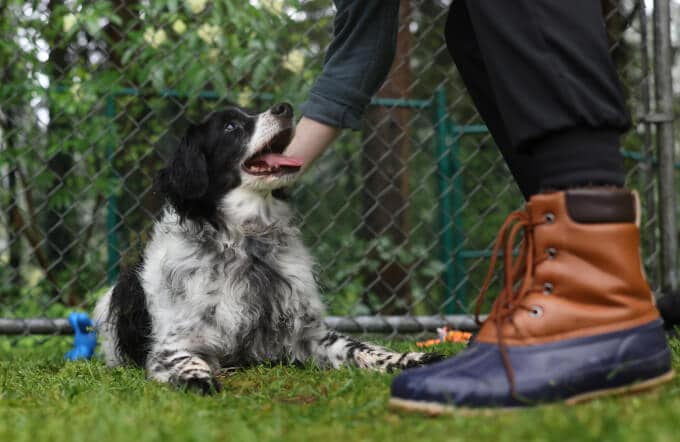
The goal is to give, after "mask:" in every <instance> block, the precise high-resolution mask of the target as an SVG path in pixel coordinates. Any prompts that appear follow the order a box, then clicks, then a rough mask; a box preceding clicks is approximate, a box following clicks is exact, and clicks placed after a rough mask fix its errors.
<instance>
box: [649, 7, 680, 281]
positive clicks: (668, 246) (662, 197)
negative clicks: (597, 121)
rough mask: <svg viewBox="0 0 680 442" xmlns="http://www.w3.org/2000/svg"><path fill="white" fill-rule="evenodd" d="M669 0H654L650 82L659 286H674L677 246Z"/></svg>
mask: <svg viewBox="0 0 680 442" xmlns="http://www.w3.org/2000/svg"><path fill="white" fill-rule="evenodd" d="M670 29H671V27H670V3H669V0H654V66H655V69H654V80H655V81H654V83H655V86H656V112H657V115H656V118H655V121H656V128H657V130H656V147H657V152H658V155H659V228H660V235H661V238H660V239H661V265H662V272H661V275H662V289H663V290H664V291H670V290H675V289H676V288H677V285H678V281H677V250H678V240H677V233H676V213H675V207H676V203H675V170H674V164H675V160H674V152H673V150H674V145H673V83H672V81H673V78H672V73H671V68H672V65H671V57H672V56H671V34H670Z"/></svg>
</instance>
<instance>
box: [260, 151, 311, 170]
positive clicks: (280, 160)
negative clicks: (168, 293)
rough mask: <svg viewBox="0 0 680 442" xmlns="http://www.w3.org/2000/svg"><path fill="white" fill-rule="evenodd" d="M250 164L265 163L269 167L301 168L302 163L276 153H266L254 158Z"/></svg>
mask: <svg viewBox="0 0 680 442" xmlns="http://www.w3.org/2000/svg"><path fill="white" fill-rule="evenodd" d="M252 163H265V164H266V165H267V166H269V167H302V165H303V164H304V161H302V160H301V159H299V158H295V157H287V156H285V155H280V154H277V153H266V154H264V155H260V156H258V157H256V158H254V159H253V161H252Z"/></svg>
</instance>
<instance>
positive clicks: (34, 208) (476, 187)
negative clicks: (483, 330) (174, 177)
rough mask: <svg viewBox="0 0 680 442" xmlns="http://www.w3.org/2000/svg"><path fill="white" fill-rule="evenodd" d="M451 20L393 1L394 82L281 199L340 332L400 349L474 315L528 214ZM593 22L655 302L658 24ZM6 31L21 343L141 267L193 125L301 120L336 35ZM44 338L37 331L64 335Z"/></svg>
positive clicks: (166, 9)
mask: <svg viewBox="0 0 680 442" xmlns="http://www.w3.org/2000/svg"><path fill="white" fill-rule="evenodd" d="M449 3H450V1H437V0H414V1H406V0H402V1H401V28H400V32H399V44H398V51H397V56H396V59H395V64H394V65H393V67H392V70H391V73H390V75H389V77H388V80H387V82H386V83H385V85H384V86H383V87H382V89H381V90H380V92H379V93H378V94H377V96H376V97H375V98H374V100H373V102H372V105H371V107H370V109H369V110H368V112H367V113H366V116H365V118H364V122H363V128H362V130H361V131H358V132H346V133H344V134H343V135H342V136H341V137H340V138H339V140H338V141H336V142H335V144H334V147H333V148H332V149H330V150H329V151H328V152H327V153H326V154H325V155H324V156H323V157H322V158H321V160H320V161H318V162H317V164H316V165H315V166H314V167H313V169H312V170H310V171H309V172H308V173H307V174H306V176H305V177H304V178H303V180H302V181H301V183H300V184H299V185H298V186H296V187H295V188H294V189H293V190H292V195H291V197H292V204H293V205H294V207H295V208H296V210H297V212H298V214H299V219H300V222H301V231H302V232H303V235H304V237H305V240H306V244H307V245H308V247H309V248H310V250H311V251H312V253H313V254H314V256H315V257H316V260H317V262H318V272H319V281H320V283H321V285H322V287H323V293H324V296H325V300H326V303H327V305H328V311H329V314H330V315H332V316H334V318H332V319H331V320H329V323H330V324H331V325H333V326H336V327H339V328H342V329H345V330H351V331H357V332H361V331H364V332H366V331H382V332H388V333H391V334H393V335H394V334H397V333H399V332H404V331H409V332H414V331H423V330H425V329H431V328H432V327H434V326H435V325H437V324H439V323H440V322H441V321H437V320H433V319H432V318H436V317H443V315H464V314H469V313H470V312H471V311H472V306H473V304H474V301H475V296H476V294H477V292H478V290H479V289H480V284H481V280H482V278H483V276H484V273H485V271H486V267H487V265H488V257H489V255H490V248H491V244H492V242H493V240H494V237H495V234H496V231H497V229H498V227H499V226H500V224H501V223H502V221H503V219H504V217H505V216H506V215H507V214H508V213H509V212H510V211H512V210H514V209H516V208H518V207H520V206H521V204H522V202H523V201H522V198H521V195H520V193H519V191H518V189H517V188H516V186H515V184H514V183H513V181H512V180H511V177H510V174H509V172H508V170H507V168H506V166H505V164H504V162H503V160H502V158H501V156H500V154H499V153H498V151H497V149H496V148H495V146H494V143H493V140H492V138H491V136H490V135H489V134H488V132H487V130H486V127H485V126H484V125H483V122H482V121H481V119H480V118H479V116H478V114H477V112H476V110H475V109H474V106H473V105H472V104H471V101H470V99H469V98H468V96H467V94H466V91H465V89H464V87H463V85H462V82H461V80H460V77H459V76H458V74H457V72H456V70H455V68H454V67H453V65H452V63H451V61H450V57H449V55H448V52H447V50H446V47H445V44H444V41H443V27H444V22H445V19H446V14H447V10H448V4H449ZM602 4H603V11H604V19H605V21H606V25H607V32H608V36H609V39H610V43H611V52H612V56H613V59H614V61H615V63H616V65H617V67H618V69H619V72H620V74H621V77H622V79H623V83H624V86H625V88H626V93H627V96H628V100H629V105H630V109H631V111H632V115H633V119H634V121H635V124H634V127H633V129H632V130H631V131H630V132H629V133H628V134H627V136H626V137H625V138H624V142H623V146H622V149H623V152H624V155H625V158H626V167H627V171H628V183H629V185H631V186H632V187H634V188H637V189H638V190H639V191H640V193H641V195H642V196H643V201H644V206H643V209H644V214H643V226H642V227H643V228H642V232H643V251H644V257H645V267H646V270H647V272H648V275H649V277H650V280H651V282H652V285H653V286H654V287H655V288H656V287H658V285H659V277H660V271H659V247H658V225H659V224H658V216H657V206H656V194H657V191H656V189H657V176H658V175H657V170H656V167H655V163H654V158H655V157H656V152H655V150H654V148H653V138H654V131H653V124H654V121H652V120H651V119H650V118H649V116H650V115H651V112H652V110H653V95H654V94H653V93H652V87H653V72H654V63H653V62H654V58H653V57H652V56H651V55H650V53H651V52H650V51H651V46H650V44H651V43H650V41H651V40H650V39H651V35H650V34H651V32H650V31H649V29H650V27H651V23H652V21H651V16H650V14H651V11H650V8H645V4H644V2H642V1H626V0H603V1H602ZM0 13H1V14H0V33H2V36H1V37H2V38H0V59H1V60H2V61H3V62H2V63H1V64H0V73H1V75H2V81H1V82H0V201H1V204H2V210H1V214H0V219H1V223H2V226H1V227H0V262H1V263H2V264H1V265H0V318H5V320H6V321H5V326H6V328H5V333H9V332H11V333H16V334H22V333H23V334H25V333H28V332H29V331H30V327H29V326H28V325H27V324H29V323H28V322H21V323H20V322H17V321H14V322H12V321H8V320H16V319H31V318H43V317H45V318H63V317H64V316H65V315H66V312H67V311H70V310H74V309H84V310H91V308H92V307H93V305H94V302H95V301H96V299H97V298H98V296H101V295H102V294H103V292H104V291H105V290H106V288H108V287H109V286H110V284H111V283H112V282H113V281H114V280H115V277H116V274H117V272H118V270H119V269H120V268H121V267H124V266H128V265H130V264H132V263H134V262H135V261H136V260H137V259H138V258H139V255H140V253H141V251H142V249H143V246H144V244H145V242H146V240H147V239H148V235H149V230H150V226H151V224H152V222H153V220H154V218H155V216H156V215H157V213H158V211H159V209H160V203H161V201H159V198H158V197H157V195H155V194H154V191H153V186H152V184H153V176H154V173H155V171H156V170H158V169H159V168H160V167H161V166H162V164H163V161H164V159H166V158H167V157H168V155H169V153H170V152H171V150H172V149H173V147H174V146H175V145H176V144H177V143H178V141H179V137H180V136H181V134H182V131H183V130H184V129H185V128H186V127H187V125H188V124H189V123H191V122H198V121H200V120H201V119H202V118H203V117H204V116H205V115H206V114H207V113H209V112H210V111H211V110H214V109H218V108H220V107H223V106H225V105H227V104H229V103H239V104H241V105H244V106H248V107H252V108H255V109H257V108H260V109H264V108H266V107H267V106H268V105H270V104H272V103H274V102H277V101H288V102H291V103H293V104H294V105H295V106H297V105H299V104H300V103H302V102H303V101H304V99H305V98H306V93H307V91H308V90H309V88H310V86H311V84H312V83H313V81H314V78H315V77H316V75H317V74H318V73H319V72H320V70H321V68H322V65H323V57H324V50H325V48H326V47H327V46H328V44H329V42H330V39H331V36H332V25H333V17H334V10H333V7H332V5H331V2H329V1H327V0H326V1H321V0H309V1H300V0H259V1H258V0H250V1H245V2H244V1H235V0H234V1H232V0H221V1H216V2H207V1H205V0H188V1H177V0H175V1H172V0H168V1H165V2H149V1H143V0H91V1H87V0H72V1H65V2H57V1H54V0H49V1H33V2H27V1H13V0H9V1H0ZM423 316H426V317H429V319H418V318H421V317H423ZM448 318H450V319H451V318H453V319H451V320H454V319H455V317H454V316H448ZM459 319H460V318H459ZM461 321H462V322H458V323H457V325H459V326H463V327H468V326H470V324H471V322H470V321H469V318H468V319H465V318H463V319H461ZM10 323H11V324H12V327H13V328H12V327H10V326H9V325H8V324H10ZM54 324H57V325H55V326H53V327H52V328H50V327H49V326H46V327H47V328H44V329H39V330H40V331H41V332H46V331H47V332H49V331H50V330H51V331H53V332H55V333H56V332H59V331H64V330H66V328H64V324H63V322H60V323H54ZM60 327H61V328H60ZM10 329H11V330H10ZM8 330H10V331H8Z"/></svg>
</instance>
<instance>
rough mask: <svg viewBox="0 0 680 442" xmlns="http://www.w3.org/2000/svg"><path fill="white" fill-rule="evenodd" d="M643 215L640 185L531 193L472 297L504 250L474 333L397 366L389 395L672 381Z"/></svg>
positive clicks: (464, 396) (556, 395)
mask: <svg viewBox="0 0 680 442" xmlns="http://www.w3.org/2000/svg"><path fill="white" fill-rule="evenodd" d="M638 213H639V211H638V202H637V197H636V195H635V194H633V193H631V192H630V191H627V190H623V189H615V188H583V189H573V190H568V191H566V192H551V193H542V194H538V195H535V196H533V197H532V198H531V199H530V201H529V203H528V204H527V207H526V210H524V211H518V212H515V213H513V214H512V215H510V217H508V219H507V221H506V222H505V224H504V225H503V227H502V228H501V231H500V234H499V237H498V240H497V242H496V247H495V249H494V254H493V258H492V263H491V268H490V271H489V274H488V275H487V280H486V282H485V284H484V287H483V289H482V293H481V294H480V298H479V302H478V306H479V305H481V302H482V300H483V297H484V293H485V292H486V289H487V288H488V285H489V282H490V281H491V279H492V276H493V267H494V265H495V261H496V257H497V256H498V255H499V252H500V250H501V249H503V250H504V257H503V259H504V261H505V262H504V264H505V265H504V266H505V272H504V275H505V281H504V282H505V285H504V288H503V290H502V291H501V293H500V295H499V296H498V298H497V299H496V302H495V303H494V305H493V308H492V311H491V313H490V315H489V317H488V318H487V320H486V321H485V322H484V324H483V325H482V328H481V330H480V332H479V335H478V336H477V338H476V341H475V343H474V344H473V345H471V346H470V347H469V348H468V349H467V350H466V351H464V352H463V353H461V354H460V355H458V356H456V357H454V358H451V359H449V360H447V361H443V362H441V363H439V364H435V365H433V366H430V367H426V368H423V369H419V370H413V371H409V372H406V373H404V374H402V375H401V376H399V377H398V378H397V379H395V381H394V383H393V385H392V401H391V402H392V404H393V405H396V406H398V407H402V408H409V409H426V410H427V411H430V412H432V411H437V410H438V409H439V410H441V409H445V408H446V407H450V406H459V407H498V406H502V407H509V406H526V405H533V404H537V403H541V402H550V401H557V400H567V401H571V402H577V401H579V400H583V399H586V398H590V397H593V396H599V395H604V394H612V393H618V392H622V391H630V390H638V389H643V388H649V387H651V386H654V385H657V384H659V383H661V382H664V381H668V380H670V379H672V376H673V372H672V370H671V353H670V349H669V348H668V345H667V343H666V339H665V335H664V332H663V329H662V326H661V321H660V320H659V314H658V312H657V310H656V308H655V307H654V303H653V298H652V292H651V290H650V288H649V285H648V284H647V282H646V280H645V277H644V274H643V270H642V266H641V260H640V255H639V236H640V235H639V229H638V224H639V220H638ZM520 232H523V235H524V237H523V240H522V246H521V252H520V256H519V258H517V260H516V261H515V262H513V258H512V252H513V245H514V244H515V242H516V240H517V239H518V236H519V234H520Z"/></svg>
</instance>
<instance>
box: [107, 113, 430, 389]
mask: <svg viewBox="0 0 680 442" xmlns="http://www.w3.org/2000/svg"><path fill="white" fill-rule="evenodd" d="M293 132H294V119H293V109H292V107H291V106H290V105H289V104H287V103H280V104H277V105H275V106H273V107H272V108H270V109H269V110H267V111H265V112H262V113H251V112H249V111H246V110H245V109H243V108H240V107H235V106H234V107H229V108H227V109H225V110H223V111H220V112H215V113H213V114H212V115H211V116H209V117H208V118H207V120H206V121H204V122H203V123H201V124H198V125H193V126H190V127H189V128H188V130H187V131H186V134H185V136H184V137H183V138H182V140H181V142H180V144H179V146H178V148H177V149H176V151H175V152H174V156H173V157H172V159H171V161H170V162H169V163H168V165H167V167H165V168H164V169H162V170H161V171H160V173H159V174H158V176H157V179H156V185H157V187H158V189H159V192H160V193H161V194H162V195H163V196H164V198H165V201H166V203H165V206H164V208H163V211H162V214H161V216H160V219H159V220H157V221H156V223H155V225H154V227H153V233H152V236H151V239H150V240H149V242H148V244H147V245H146V248H145V250H144V253H143V256H142V259H141V262H140V263H139V264H137V265H135V266H133V267H131V268H130V269H128V270H126V271H124V272H122V273H121V275H120V276H119V278H118V280H117V282H116V284H115V285H114V287H113V288H112V289H111V290H109V291H108V292H107V293H106V294H105V295H104V296H103V297H102V298H101V299H100V300H99V301H98V303H97V305H96V307H95V312H94V318H95V324H96V329H97V331H98V333H99V334H100V336H101V337H102V350H103V353H104V356H105V359H106V362H107V364H108V365H110V366H118V365H123V364H132V365H137V366H140V367H144V368H146V371H147V375H148V377H149V378H151V379H153V380H156V381H159V382H164V383H170V384H173V385H175V386H178V387H188V388H191V389H197V390H199V391H200V392H203V393H210V392H214V391H218V390H219V383H218V381H217V380H216V374H217V373H219V371H220V370H221V369H223V368H226V367H234V366H247V365H252V364H257V363H263V362H268V361H273V362H283V361H289V362H300V363H306V362H313V363H315V364H316V365H318V366H319V367H324V368H338V367H341V366H347V365H351V366H356V367H360V368H366V369H372V370H377V371H391V370H393V369H403V368H410V367H414V366H419V365H423V364H427V363H430V362H434V361H437V360H440V359H441V356H440V355H438V354H434V353H417V352H409V353H396V352H393V351H390V350H388V349H386V348H383V347H380V346H377V345H374V344H369V343H364V342H359V341H356V340H354V339H351V338H349V337H346V336H342V335H340V334H337V333H335V332H334V331H331V330H329V329H328V328H327V327H326V326H325V325H324V322H323V317H324V307H323V305H322V302H321V298H320V295H319V289H318V287H317V284H316V280H315V276H314V273H313V261H312V258H311V256H310V254H309V252H308V251H307V249H306V248H305V246H304V245H303V243H302V241H301V239H300V234H299V230H298V229H297V228H296V227H295V222H294V217H293V213H292V211H291V209H290V208H289V206H288V205H287V203H286V202H285V201H284V200H282V199H280V198H277V197H276V196H274V195H275V194H276V192H277V191H279V189H281V188H283V187H286V186H289V185H291V184H292V183H293V182H295V180H296V178H297V177H298V176H299V175H300V173H301V168H302V166H303V163H302V161H301V160H299V159H297V158H292V157H288V156H284V155H283V154H282V153H283V151H284V149H285V148H286V147H287V145H288V144H289V142H290V140H291V138H292V136H293Z"/></svg>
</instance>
